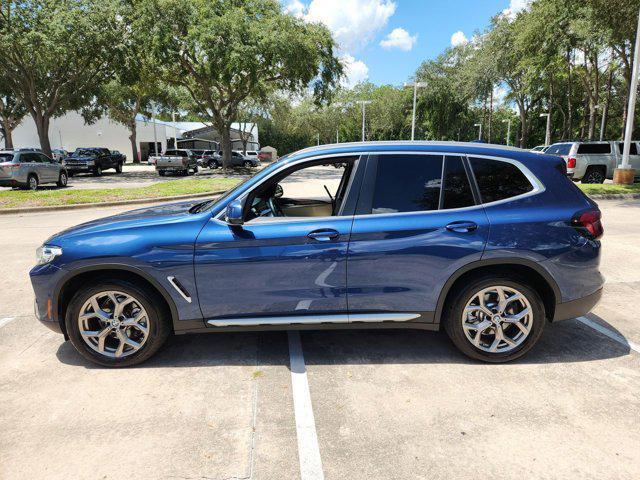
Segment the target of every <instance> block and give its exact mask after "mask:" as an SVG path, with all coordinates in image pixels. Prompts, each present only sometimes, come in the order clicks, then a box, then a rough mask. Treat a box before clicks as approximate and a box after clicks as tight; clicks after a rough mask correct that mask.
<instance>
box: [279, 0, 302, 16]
mask: <svg viewBox="0 0 640 480" xmlns="http://www.w3.org/2000/svg"><path fill="white" fill-rule="evenodd" d="M305 8H306V7H305V5H304V3H302V2H301V1H300V0H289V1H288V2H287V3H286V5H285V6H284V12H285V13H288V14H289V15H293V16H294V17H303V16H304V10H305Z"/></svg>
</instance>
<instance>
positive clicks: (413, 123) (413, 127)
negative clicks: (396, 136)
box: [404, 82, 427, 142]
mask: <svg viewBox="0 0 640 480" xmlns="http://www.w3.org/2000/svg"><path fill="white" fill-rule="evenodd" d="M404 86H405V88H406V87H413V114H412V115H411V141H412V142H413V141H414V140H415V138H416V102H417V99H418V88H422V87H426V86H427V84H426V83H425V82H413V83H405V84H404Z"/></svg>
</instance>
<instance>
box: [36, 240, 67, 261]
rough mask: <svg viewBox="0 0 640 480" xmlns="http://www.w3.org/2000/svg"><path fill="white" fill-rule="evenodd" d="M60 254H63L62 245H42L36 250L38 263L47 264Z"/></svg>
mask: <svg viewBox="0 0 640 480" xmlns="http://www.w3.org/2000/svg"><path fill="white" fill-rule="evenodd" d="M60 255H62V249H61V248H60V247H52V246H49V245H42V246H41V247H38V249H37V250H36V264H37V265H45V264H47V263H49V262H51V261H52V260H53V259H54V258H56V257H59V256H60Z"/></svg>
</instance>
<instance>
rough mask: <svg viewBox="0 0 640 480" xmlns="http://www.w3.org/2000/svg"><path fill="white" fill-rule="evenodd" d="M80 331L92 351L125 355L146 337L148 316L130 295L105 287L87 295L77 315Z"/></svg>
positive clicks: (135, 350)
mask: <svg viewBox="0 0 640 480" xmlns="http://www.w3.org/2000/svg"><path fill="white" fill-rule="evenodd" d="M78 326H79V330H80V335H81V336H82V338H83V340H84V341H85V342H86V344H87V345H88V346H89V347H90V348H91V349H93V350H94V351H96V352H98V353H100V354H102V355H105V356H107V357H114V358H120V357H126V356H128V355H131V354H133V353H135V352H137V351H138V350H140V349H141V348H142V347H143V346H144V344H145V343H146V341H147V339H148V337H149V327H150V320H149V316H148V315H147V312H146V310H145V309H144V307H143V306H142V304H141V303H140V302H139V301H138V300H137V299H136V298H135V297H132V296H131V295H128V294H125V293H123V292H118V291H105V292H100V293H98V294H96V295H93V296H92V297H91V298H89V299H88V300H87V301H86V302H85V303H84V305H83V306H82V308H81V310H80V314H79V316H78Z"/></svg>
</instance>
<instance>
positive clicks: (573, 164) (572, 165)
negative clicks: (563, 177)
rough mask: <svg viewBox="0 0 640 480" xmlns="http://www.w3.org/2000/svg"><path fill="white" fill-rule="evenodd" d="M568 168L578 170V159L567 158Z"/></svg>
mask: <svg viewBox="0 0 640 480" xmlns="http://www.w3.org/2000/svg"><path fill="white" fill-rule="evenodd" d="M567 168H576V159H575V158H573V157H569V158H567Z"/></svg>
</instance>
